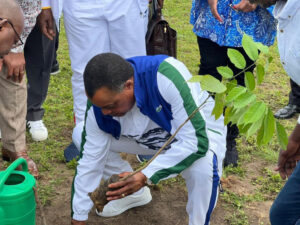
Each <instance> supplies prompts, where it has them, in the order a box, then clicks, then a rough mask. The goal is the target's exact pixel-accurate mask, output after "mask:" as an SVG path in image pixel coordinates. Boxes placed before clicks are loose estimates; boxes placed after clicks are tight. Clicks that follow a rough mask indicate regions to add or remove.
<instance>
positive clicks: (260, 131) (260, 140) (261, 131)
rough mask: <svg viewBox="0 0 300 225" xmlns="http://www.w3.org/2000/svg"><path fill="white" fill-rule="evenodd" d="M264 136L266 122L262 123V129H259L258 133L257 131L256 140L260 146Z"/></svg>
mask: <svg viewBox="0 0 300 225" xmlns="http://www.w3.org/2000/svg"><path fill="white" fill-rule="evenodd" d="M263 120H264V119H263ZM263 136H264V123H262V124H261V126H260V129H259V130H258V133H257V137H256V142H257V144H258V146H261V145H262V139H263Z"/></svg>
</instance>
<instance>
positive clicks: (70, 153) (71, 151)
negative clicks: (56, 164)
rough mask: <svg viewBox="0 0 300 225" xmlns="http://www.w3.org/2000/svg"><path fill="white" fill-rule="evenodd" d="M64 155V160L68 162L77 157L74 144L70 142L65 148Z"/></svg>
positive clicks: (77, 152) (77, 153)
mask: <svg viewBox="0 0 300 225" xmlns="http://www.w3.org/2000/svg"><path fill="white" fill-rule="evenodd" d="M64 156H65V159H66V162H70V161H71V160H73V159H76V160H77V159H78V157H79V150H78V149H77V148H76V146H75V144H74V143H73V142H71V144H70V145H69V146H68V147H67V148H66V149H65V151H64Z"/></svg>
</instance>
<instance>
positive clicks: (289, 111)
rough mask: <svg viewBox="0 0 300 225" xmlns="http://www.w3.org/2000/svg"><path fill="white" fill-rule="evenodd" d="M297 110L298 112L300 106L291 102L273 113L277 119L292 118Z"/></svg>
mask: <svg viewBox="0 0 300 225" xmlns="http://www.w3.org/2000/svg"><path fill="white" fill-rule="evenodd" d="M297 112H300V107H299V106H297V105H293V104H288V105H287V106H285V107H283V108H282V109H279V110H278V111H277V112H276V113H275V114H274V116H275V118H277V119H289V118H292V117H293V116H294V115H295V114H296V113H297Z"/></svg>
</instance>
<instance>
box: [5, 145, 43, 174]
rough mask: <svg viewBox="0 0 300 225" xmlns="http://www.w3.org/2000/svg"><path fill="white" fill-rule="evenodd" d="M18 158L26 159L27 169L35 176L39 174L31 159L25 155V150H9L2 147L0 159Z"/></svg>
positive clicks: (13, 159)
mask: <svg viewBox="0 0 300 225" xmlns="http://www.w3.org/2000/svg"><path fill="white" fill-rule="evenodd" d="M18 158H24V159H25V160H26V161H27V165H28V170H29V172H30V173H31V174H32V175H33V176H34V177H35V178H37V177H38V176H39V171H38V169H37V167H36V165H35V163H34V161H33V160H32V159H30V158H29V156H28V155H27V152H26V150H23V151H21V152H11V151H8V150H6V149H2V159H3V160H5V161H12V162H13V161H15V160H16V159H18Z"/></svg>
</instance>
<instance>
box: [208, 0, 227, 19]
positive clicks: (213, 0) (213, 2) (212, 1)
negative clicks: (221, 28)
mask: <svg viewBox="0 0 300 225" xmlns="http://www.w3.org/2000/svg"><path fill="white" fill-rule="evenodd" d="M207 2H208V5H209V7H210V11H211V13H212V14H213V16H214V17H215V18H216V19H217V20H218V21H220V22H223V20H222V18H221V16H220V15H219V13H218V9H217V5H218V0H207Z"/></svg>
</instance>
